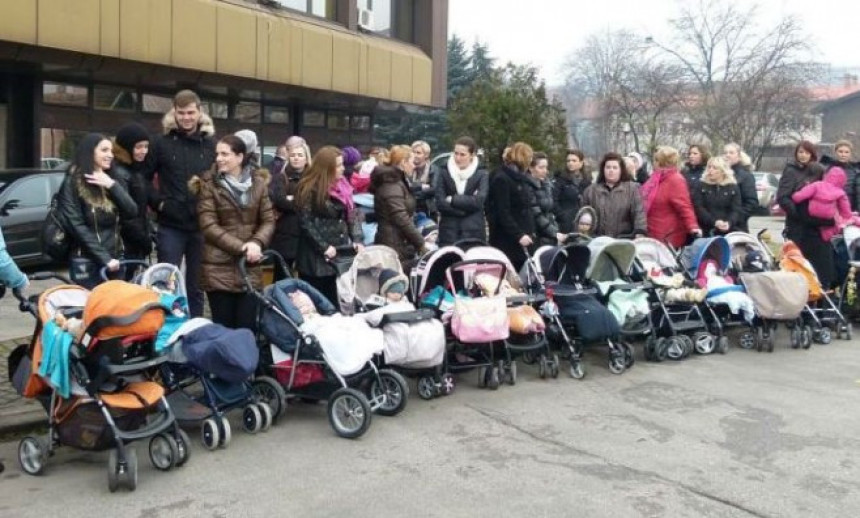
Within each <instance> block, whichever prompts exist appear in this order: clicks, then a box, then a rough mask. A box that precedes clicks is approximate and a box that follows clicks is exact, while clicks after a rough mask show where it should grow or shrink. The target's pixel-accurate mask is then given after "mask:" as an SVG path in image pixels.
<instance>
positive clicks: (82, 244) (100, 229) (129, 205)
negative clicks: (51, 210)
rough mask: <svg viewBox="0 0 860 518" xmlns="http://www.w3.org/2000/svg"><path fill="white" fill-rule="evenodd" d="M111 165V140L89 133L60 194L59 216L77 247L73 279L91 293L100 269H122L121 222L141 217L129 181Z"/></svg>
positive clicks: (70, 269)
mask: <svg viewBox="0 0 860 518" xmlns="http://www.w3.org/2000/svg"><path fill="white" fill-rule="evenodd" d="M112 161H113V144H112V143H111V141H110V140H108V138H107V137H105V136H104V135H100V134H98V133H90V134H88V135H86V136H85V137H84V138H83V139H82V140H81V142H80V144H78V147H77V149H76V151H75V158H74V160H73V161H72V163H71V165H70V166H69V169H68V172H67V174H66V178H65V179H64V180H63V184H62V185H61V186H60V191H59V193H58V195H57V204H58V207H59V210H60V216H61V218H62V219H63V221H64V225H65V227H66V231H67V232H69V233H70V234H71V236H72V238H73V242H74V243H75V246H74V251H73V253H72V258H71V259H70V261H69V263H70V264H69V266H70V268H69V275H70V276H71V277H72V280H73V281H75V282H76V283H78V284H81V285H82V286H84V287H85V288H88V289H91V288H93V287H95V286H96V285H97V284H98V283H99V282H100V281H101V279H100V276H99V270H101V268H103V267H107V269H108V270H109V271H112V272H115V271H117V270H118V269H119V266H120V265H119V258H120V257H121V256H122V240H121V239H120V236H119V230H120V219H130V218H134V217H135V216H137V213H138V212H137V204H136V203H134V200H133V199H132V198H131V196H130V195H129V194H128V178H127V177H125V176H123V174H122V172H121V171H111V162H112Z"/></svg>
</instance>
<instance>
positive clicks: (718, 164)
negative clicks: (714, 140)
mask: <svg viewBox="0 0 860 518" xmlns="http://www.w3.org/2000/svg"><path fill="white" fill-rule="evenodd" d="M711 167H714V168H717V169H719V170H720V171H722V173H723V179H722V180H721V181H719V182H715V183H716V184H717V185H724V184H727V183H737V182H736V181H735V172H734V171H732V168H731V167H729V163H728V162H726V159H725V158H723V157H719V156H715V157H713V158H711V159H710V160H708V166H707V167H706V168H705V172H704V173H702V178H701V180H702V183H707V184H711V183H714V182H710V181H708V169H709V168H711Z"/></svg>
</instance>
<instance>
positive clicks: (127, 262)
mask: <svg viewBox="0 0 860 518" xmlns="http://www.w3.org/2000/svg"><path fill="white" fill-rule="evenodd" d="M123 266H143V267H144V268H147V267H149V262H147V261H143V260H140V259H120V260H119V267H120V268H122V267H123ZM99 277H101V279H102V280H103V281H107V280H110V278H109V277H108V267H107V266H102V267H101V269H100V270H99Z"/></svg>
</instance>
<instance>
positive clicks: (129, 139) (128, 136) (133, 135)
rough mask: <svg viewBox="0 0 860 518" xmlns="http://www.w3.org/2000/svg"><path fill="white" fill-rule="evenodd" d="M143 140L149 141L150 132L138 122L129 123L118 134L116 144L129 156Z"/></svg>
mask: <svg viewBox="0 0 860 518" xmlns="http://www.w3.org/2000/svg"><path fill="white" fill-rule="evenodd" d="M143 140H146V141H149V132H148V131H146V128H144V127H143V126H142V125H141V124H139V123H137V122H129V123H128V124H125V125H124V126H123V127H121V128H120V129H119V131H117V132H116V143H117V144H119V146H120V147H121V148H123V149H125V150H126V151H128V153H129V154H131V153H132V152H133V151H134V146H135V144H137V143H138V142H141V141H143Z"/></svg>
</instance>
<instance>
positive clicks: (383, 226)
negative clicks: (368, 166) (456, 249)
mask: <svg viewBox="0 0 860 518" xmlns="http://www.w3.org/2000/svg"><path fill="white" fill-rule="evenodd" d="M414 159H415V157H414V154H413V153H412V148H410V147H409V146H394V147H392V148H391V151H390V152H389V155H388V160H389V163H388V164H383V165H379V166H376V169H374V170H373V173H371V175H370V192H371V193H372V194H373V211H374V213H375V214H376V222H377V223H378V227H377V230H376V240H375V243H376V244H377V245H385V246H389V247H391V248H393V249H394V250H396V251H397V255H398V256H399V257H400V262H401V263H410V262H411V261H413V260H414V259H415V256H416V254H418V253H423V252H424V251H425V248H424V238H423V237H422V236H421V233H420V232H419V231H418V229H417V228H415V224H414V222H413V221H414V220H413V218H414V217H415V209H416V207H417V202H416V200H415V197H414V196H413V195H412V192H411V189H410V188H409V183H408V180H407V177H409V176H410V175H411V174H412V171H413V169H415V164H414V162H413V160H414Z"/></svg>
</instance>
